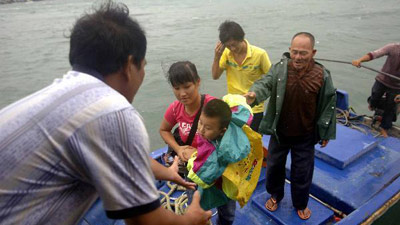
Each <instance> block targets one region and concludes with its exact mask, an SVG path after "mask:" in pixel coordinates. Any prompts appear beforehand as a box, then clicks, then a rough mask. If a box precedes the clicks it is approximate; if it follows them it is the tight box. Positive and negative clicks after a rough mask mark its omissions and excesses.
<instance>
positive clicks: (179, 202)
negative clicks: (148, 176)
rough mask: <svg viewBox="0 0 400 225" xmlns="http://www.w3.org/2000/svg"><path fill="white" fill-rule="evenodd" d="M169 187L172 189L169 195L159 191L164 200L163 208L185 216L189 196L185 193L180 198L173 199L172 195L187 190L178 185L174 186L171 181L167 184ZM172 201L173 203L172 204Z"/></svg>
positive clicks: (162, 201) (162, 200)
mask: <svg viewBox="0 0 400 225" xmlns="http://www.w3.org/2000/svg"><path fill="white" fill-rule="evenodd" d="M167 186H168V187H169V188H170V190H169V192H168V193H165V192H163V191H158V192H159V193H160V194H161V195H162V196H163V198H161V201H160V202H161V206H162V207H164V208H165V209H167V210H170V211H172V212H175V213H176V214H178V215H183V214H185V212H186V203H187V201H188V199H187V195H186V193H185V192H183V193H182V194H181V195H180V196H179V197H177V198H172V197H171V195H172V194H173V193H174V192H175V191H185V190H186V188H185V187H182V186H180V185H177V184H172V183H171V182H170V181H168V182H167ZM171 200H172V201H173V202H171Z"/></svg>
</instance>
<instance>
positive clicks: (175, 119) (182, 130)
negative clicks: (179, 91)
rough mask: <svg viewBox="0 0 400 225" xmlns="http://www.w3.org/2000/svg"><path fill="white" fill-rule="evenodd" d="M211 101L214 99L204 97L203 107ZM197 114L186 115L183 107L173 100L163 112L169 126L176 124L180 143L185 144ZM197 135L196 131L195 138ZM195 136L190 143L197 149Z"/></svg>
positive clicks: (207, 96)
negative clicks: (180, 139)
mask: <svg viewBox="0 0 400 225" xmlns="http://www.w3.org/2000/svg"><path fill="white" fill-rule="evenodd" d="M212 99H215V97H212V96H210V95H208V94H206V95H205V97H204V105H206V104H207V102H209V101H210V100H212ZM204 105H203V107H204ZM197 113H198V112H196V113H195V114H194V115H188V114H187V113H186V111H185V106H184V105H183V104H182V103H181V102H179V101H178V100H175V101H174V102H172V103H171V104H170V105H169V106H168V108H167V110H166V111H165V114H164V118H165V120H166V121H167V122H168V123H169V124H170V125H171V126H175V124H178V129H179V135H180V136H181V138H182V141H183V142H186V140H187V138H188V136H189V133H190V130H191V129H192V126H193V121H194V119H195V118H196V115H197ZM197 135H198V134H197V131H196V136H197ZM196 136H195V138H194V139H193V142H192V146H193V147H195V148H196V147H197V141H196V139H197V138H196Z"/></svg>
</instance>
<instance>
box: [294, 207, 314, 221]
mask: <svg viewBox="0 0 400 225" xmlns="http://www.w3.org/2000/svg"><path fill="white" fill-rule="evenodd" d="M297 215H298V216H299V217H300V219H302V220H308V219H309V218H310V217H311V210H310V209H309V208H305V209H298V210H297Z"/></svg>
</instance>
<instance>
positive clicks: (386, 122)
mask: <svg viewBox="0 0 400 225" xmlns="http://www.w3.org/2000/svg"><path fill="white" fill-rule="evenodd" d="M384 93H386V100H385V102H384V104H379V103H380V102H381V99H382V96H383V94H384ZM397 94H400V91H399V90H396V89H392V88H388V87H386V86H385V85H384V84H382V83H381V82H379V81H375V83H374V85H373V86H372V90H371V100H370V105H371V106H372V107H373V108H380V109H383V115H382V121H381V125H380V126H381V127H382V128H383V129H385V130H387V129H389V128H391V127H392V122H393V121H394V120H395V118H396V103H395V102H394V98H395V97H396V95H397Z"/></svg>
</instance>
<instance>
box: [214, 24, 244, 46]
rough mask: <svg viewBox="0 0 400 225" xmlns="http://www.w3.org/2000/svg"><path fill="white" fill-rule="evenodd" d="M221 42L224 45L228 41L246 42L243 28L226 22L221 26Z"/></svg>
mask: <svg viewBox="0 0 400 225" xmlns="http://www.w3.org/2000/svg"><path fill="white" fill-rule="evenodd" d="M218 30H219V40H220V41H221V42H222V43H226V42H227V41H229V40H231V39H233V40H235V41H243V40H244V31H243V29H242V27H241V26H240V25H239V24H238V23H236V22H234V21H229V20H226V21H225V22H223V23H221V25H219V28H218Z"/></svg>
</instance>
